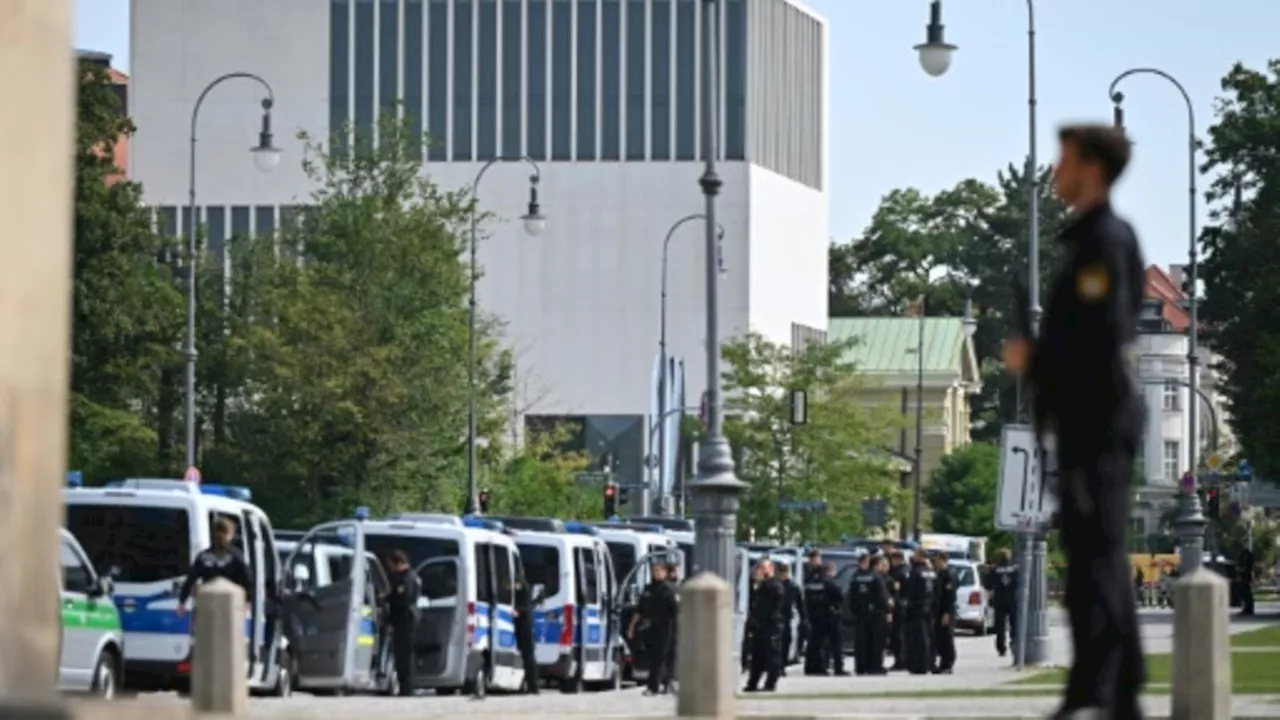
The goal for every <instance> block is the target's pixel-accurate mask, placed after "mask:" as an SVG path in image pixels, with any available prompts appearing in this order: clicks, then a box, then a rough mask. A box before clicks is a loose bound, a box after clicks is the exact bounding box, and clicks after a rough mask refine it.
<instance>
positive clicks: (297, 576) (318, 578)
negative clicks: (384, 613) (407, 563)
mask: <svg viewBox="0 0 1280 720" xmlns="http://www.w3.org/2000/svg"><path fill="white" fill-rule="evenodd" d="M363 556H364V532H363V530H362V529H361V527H360V524H359V523H358V522H356V521H350V522H332V523H325V524H323V525H317V526H316V527H315V528H313V529H311V530H310V531H308V532H307V534H306V535H305V536H303V538H302V540H300V541H298V549H297V550H295V551H294V553H293V555H291V556H290V557H289V560H288V562H287V563H286V568H287V572H288V573H289V588H288V591H287V592H286V593H285V594H284V602H283V606H284V619H285V627H286V630H285V632H286V636H287V637H288V638H289V645H290V647H292V648H294V660H295V662H296V663H297V672H298V684H299V685H300V686H301V687H321V688H342V687H347V686H350V685H352V684H353V682H354V681H355V669H356V662H355V652H356V646H357V638H358V637H359V632H360V620H361V617H360V607H361V600H362V599H363V595H364V582H363V581H364V577H363V573H362V564H361V563H359V562H355V559H356V558H362V557H363ZM347 557H349V558H350V560H349V561H347V562H337V561H338V560H340V559H343V558H347ZM322 564H323V567H322V566H321V565H322Z"/></svg>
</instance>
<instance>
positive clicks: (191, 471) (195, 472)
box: [182, 465, 203, 485]
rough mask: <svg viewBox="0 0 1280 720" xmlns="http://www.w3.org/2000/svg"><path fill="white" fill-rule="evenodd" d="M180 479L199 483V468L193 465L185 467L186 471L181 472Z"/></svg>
mask: <svg viewBox="0 0 1280 720" xmlns="http://www.w3.org/2000/svg"><path fill="white" fill-rule="evenodd" d="M182 479H183V480H185V481H187V482H189V483H196V484H197V485H199V484H200V481H201V480H202V479H203V476H201V475H200V468H198V467H196V466H195V465H192V466H191V467H189V468H187V471H186V472H184V473H182Z"/></svg>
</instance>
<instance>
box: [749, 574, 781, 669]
mask: <svg viewBox="0 0 1280 720" xmlns="http://www.w3.org/2000/svg"><path fill="white" fill-rule="evenodd" d="M759 570H760V585H759V586H758V587H757V588H756V596H755V598H754V599H753V601H752V603H751V611H750V612H751V624H752V626H753V633H754V634H753V636H752V639H751V672H750V674H748V675H747V686H746V687H745V688H743V691H744V692H756V691H757V690H760V689H761V688H760V679H761V678H762V677H763V678H764V688H763V689H764V690H765V692H773V691H774V690H776V689H777V688H778V670H779V669H780V666H781V664H782V661H781V658H780V657H779V654H780V650H781V648H780V647H779V646H780V644H781V642H782V606H783V603H785V602H786V595H787V592H786V590H785V589H784V588H783V587H782V583H780V582H778V579H777V578H776V577H774V575H773V562H772V561H770V560H761V561H760V565H759Z"/></svg>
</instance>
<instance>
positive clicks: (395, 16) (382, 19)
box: [378, 0, 400, 142]
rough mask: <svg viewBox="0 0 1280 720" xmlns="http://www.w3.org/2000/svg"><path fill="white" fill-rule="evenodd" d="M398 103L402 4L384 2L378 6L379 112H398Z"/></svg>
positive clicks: (386, 0) (389, 1) (390, 1)
mask: <svg viewBox="0 0 1280 720" xmlns="http://www.w3.org/2000/svg"><path fill="white" fill-rule="evenodd" d="M398 102H400V3H399V2H397V1H396V0H382V4H381V5H379V6H378V107H379V108H380V110H379V112H380V113H381V114H383V115H386V114H387V113H394V112H396V103H398ZM379 142H381V139H379Z"/></svg>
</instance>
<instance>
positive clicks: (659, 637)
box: [627, 563, 679, 695]
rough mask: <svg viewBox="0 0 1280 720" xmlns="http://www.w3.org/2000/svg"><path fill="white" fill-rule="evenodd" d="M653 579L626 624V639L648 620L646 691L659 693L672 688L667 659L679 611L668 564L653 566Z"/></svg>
mask: <svg viewBox="0 0 1280 720" xmlns="http://www.w3.org/2000/svg"><path fill="white" fill-rule="evenodd" d="M649 572H650V575H651V577H652V579H651V580H650V581H649V584H648V585H646V586H645V589H644V592H642V593H641V594H640V602H639V603H638V604H637V606H636V612H635V614H634V615H632V616H631V627H629V628H627V639H628V640H635V636H636V626H637V625H639V623H640V621H641V620H644V621H645V622H647V623H648V625H649V629H648V632H647V635H646V637H645V648H646V649H647V650H648V652H649V678H648V683H647V685H646V688H645V694H646V695H657V694H658V693H659V692H666V691H667V690H669V689H670V688H669V686H670V682H671V674H670V672H668V669H667V663H668V662H669V661H670V660H671V642H672V641H673V640H674V639H675V637H674V636H675V625H676V614H677V613H678V612H679V605H678V600H677V597H676V591H675V588H674V587H672V585H671V583H669V582H667V566H666V564H665V563H659V564H657V565H654V566H653V567H652V568H650V571H649Z"/></svg>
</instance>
